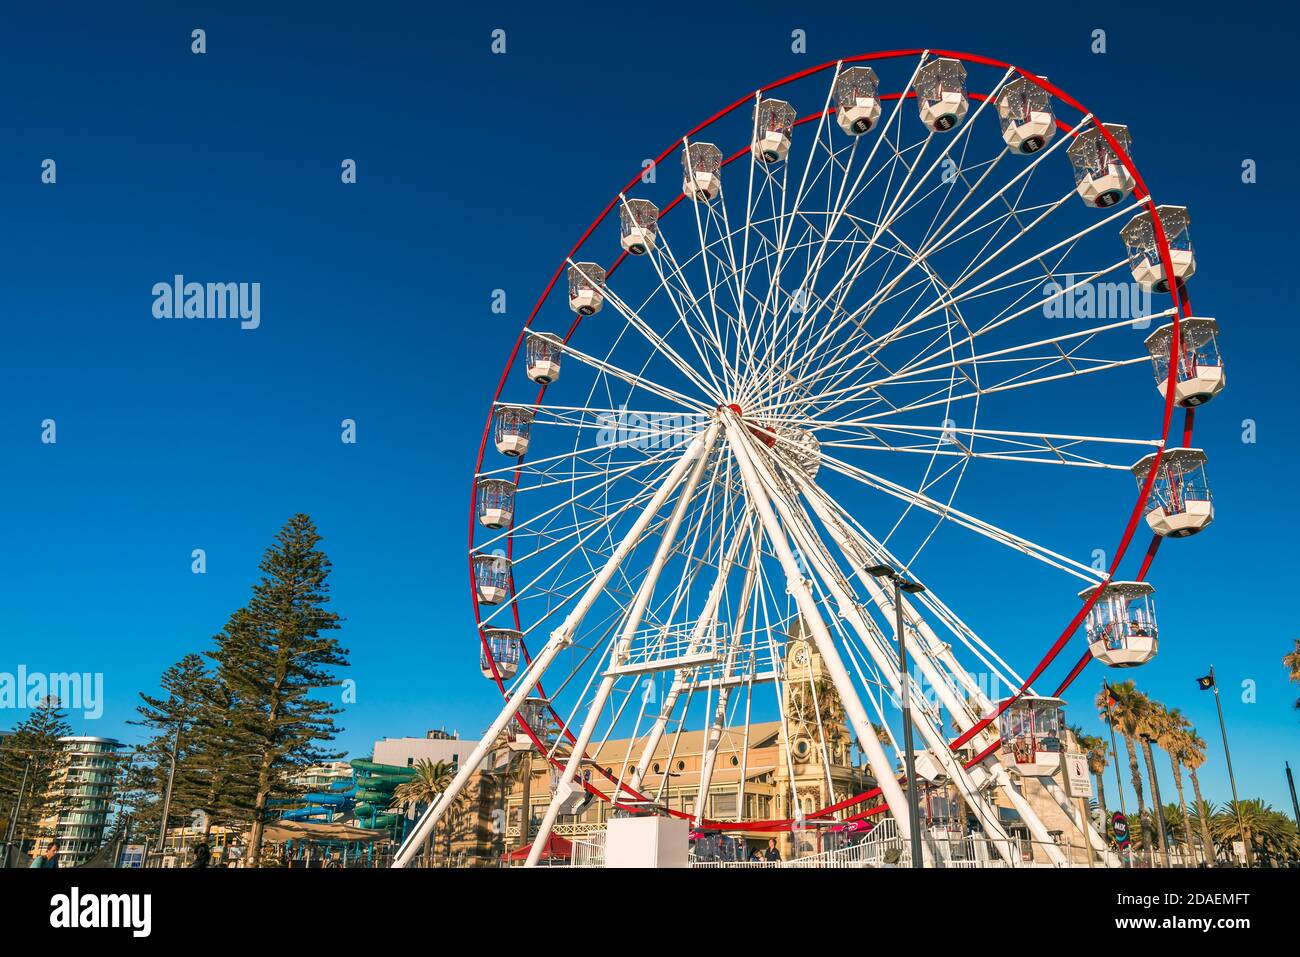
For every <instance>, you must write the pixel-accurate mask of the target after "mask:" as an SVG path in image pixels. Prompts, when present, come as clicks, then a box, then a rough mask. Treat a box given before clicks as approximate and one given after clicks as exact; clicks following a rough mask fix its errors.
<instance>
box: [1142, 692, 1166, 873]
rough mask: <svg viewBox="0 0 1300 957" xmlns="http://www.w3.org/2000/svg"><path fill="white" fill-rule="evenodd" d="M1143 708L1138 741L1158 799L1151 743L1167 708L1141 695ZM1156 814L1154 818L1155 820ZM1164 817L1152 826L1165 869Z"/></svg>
mask: <svg viewBox="0 0 1300 957" xmlns="http://www.w3.org/2000/svg"><path fill="white" fill-rule="evenodd" d="M1139 694H1140V695H1141V699H1142V703H1141V708H1140V711H1139V716H1138V740H1139V741H1140V742H1141V743H1142V759H1143V760H1144V761H1146V765H1147V776H1148V777H1149V778H1150V779H1151V797H1152V798H1153V799H1154V798H1156V790H1157V788H1158V786H1159V782H1158V781H1157V780H1156V758H1155V753H1154V752H1153V751H1152V750H1151V743H1152V742H1153V741H1155V740H1156V738H1158V737H1159V736H1160V733H1161V732H1162V731H1163V730H1164V727H1165V714H1166V712H1165V707H1164V705H1162V704H1161V703H1160V702H1158V701H1154V700H1152V699H1151V698H1148V697H1147V696H1146V695H1144V694H1141V693H1140V692H1139ZM1154 811H1155V813H1156V814H1158V813H1160V808H1159V806H1157V807H1155V808H1154ZM1154 816H1155V815H1154V814H1153V815H1152V817H1153V818H1154ZM1163 825H1164V817H1163V816H1161V818H1160V819H1159V820H1158V821H1156V822H1155V823H1153V824H1152V826H1151V838H1152V840H1153V842H1154V846H1155V848H1156V850H1158V851H1159V852H1160V859H1161V860H1162V861H1163V862H1164V865H1165V867H1168V866H1169V847H1168V844H1167V841H1166V839H1165V834H1164V831H1165V829H1164V827H1163Z"/></svg>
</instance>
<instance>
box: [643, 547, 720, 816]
mask: <svg viewBox="0 0 1300 957" xmlns="http://www.w3.org/2000/svg"><path fill="white" fill-rule="evenodd" d="M743 542H744V536H743V535H737V536H736V538H735V540H734V541H733V542H732V543H731V545H730V547H729V548H728V549H727V556H726V558H724V559H723V561H722V564H721V566H720V567H719V568H718V577H717V578H716V579H715V580H714V582H713V587H711V588H710V589H709V594H708V597H707V598H706V599H705V602H704V609H703V611H701V612H700V615H699V617H698V618H697V619H696V621H695V627H694V628H692V629H691V637H690V639H689V641H688V643H687V646H686V657H688V658H691V657H694V656H695V655H696V654H697V653H698V652H699V649H700V645H701V643H702V642H703V641H704V639H705V637H706V636H708V635H709V634H710V633H712V634H713V636H714V640H715V641H716V640H717V615H718V605H719V604H720V603H721V601H722V593H723V592H724V591H725V590H726V587H727V577H728V576H729V575H730V574H731V570H732V568H733V567H734V566H735V563H736V557H737V556H738V555H739V554H740V546H741V544H742V543H743ZM728 644H730V638H729V637H728ZM695 672H696V669H695V668H685V667H683V668H677V669H675V670H674V671H673V680H672V684H671V685H670V686H669V688H668V692H667V694H665V695H664V700H663V704H662V705H661V706H660V708H659V714H658V715H656V716H655V720H654V724H652V725H651V726H650V730H649V732H648V733H647V734H646V739H645V744H644V745H643V746H642V748H641V756H640V757H639V758H638V759H637V762H636V767H635V768H634V769H633V771H632V778H631V780H630V782H629V783H630V786H631V788H632V790H633V791H639V790H641V780H642V778H644V777H645V772H646V768H648V767H649V766H650V762H651V760H653V758H654V753H655V750H656V749H657V748H658V747H659V742H660V741H661V740H663V736H664V730H665V729H666V728H667V727H668V722H669V721H670V720H671V719H672V716H673V711H675V710H676V708H677V700H678V698H680V697H681V695H682V692H683V691H684V690H686V687H687V685H689V684H690V682H691V678H692V676H693V675H694V674H695ZM687 705H688V707H689V702H688V703H687Z"/></svg>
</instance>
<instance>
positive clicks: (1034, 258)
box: [874, 192, 1141, 351]
mask: <svg viewBox="0 0 1300 957" xmlns="http://www.w3.org/2000/svg"><path fill="white" fill-rule="evenodd" d="M1072 195H1073V192H1070V193H1067V194H1065V196H1063V197H1062V198H1061V201H1060V202H1059V203H1058V204H1056V205H1054V206H1053V207H1052V208H1051V209H1050V210H1049V211H1048V212H1046V213H1044V214H1043V215H1042V216H1041V217H1039V219H1037V220H1035V221H1034V222H1032V223H1030V224H1029V226H1027V227H1026V228H1025V229H1024V230H1023V231H1021V232H1020V233H1018V234H1017V235H1016V236H1015V237H1014V238H1012V239H1011V240H1010V241H1008V242H1007V243H1006V244H1005V245H1004V246H1003V247H1002V248H1001V249H999V250H998V251H997V252H996V253H994V254H993V255H991V256H988V257H986V258H984V259H983V260H981V262H980V263H979V265H978V266H975V267H974V268H971V269H968V270H967V272H966V273H965V274H964V275H963V276H962V278H961V279H959V280H957V281H956V282H954V283H952V284H951V285H950V286H948V288H947V290H946V291H947V292H949V293H951V292H952V291H953V290H956V289H957V288H958V287H960V286H962V285H965V283H966V282H967V280H969V279H971V278H972V277H973V276H975V275H976V274H977V273H979V272H982V271H983V269H984V267H985V266H987V265H988V264H989V263H990V262H992V261H993V260H994V259H996V258H997V257H998V256H999V255H1001V254H1002V253H1003V252H1004V251H1005V250H1007V249H1009V248H1011V246H1012V245H1013V244H1015V243H1016V242H1017V241H1018V240H1019V239H1020V238H1022V237H1023V236H1025V235H1026V234H1028V233H1029V231H1030V230H1032V229H1033V228H1034V227H1035V226H1037V225H1038V224H1039V223H1040V222H1042V221H1043V220H1044V219H1046V218H1047V216H1048V215H1049V214H1050V213H1051V212H1054V211H1055V210H1056V209H1059V208H1060V205H1061V204H1062V203H1064V202H1065V201H1066V200H1068V199H1069V198H1070V197H1071V196H1072ZM1139 205H1141V204H1137V203H1135V204H1132V205H1129V206H1126V207H1124V208H1123V209H1120V210H1118V211H1116V212H1115V213H1113V214H1111V215H1110V216H1107V217H1106V218H1105V219H1101V220H1097V221H1095V222H1093V223H1092V225H1090V226H1085V227H1084V228H1083V229H1081V230H1079V231H1078V232H1077V233H1075V234H1074V235H1072V236H1068V237H1066V238H1065V239H1062V240H1060V241H1059V242H1057V243H1054V244H1053V245H1051V246H1048V247H1047V248H1046V249H1043V250H1040V251H1039V252H1036V253H1034V254H1033V255H1031V256H1030V257H1029V258H1028V259H1024V260H1022V261H1021V262H1018V263H1016V264H1015V265H1014V266H1011V267H1009V268H1007V269H1004V270H1003V271H1002V272H1000V273H998V274H997V275H996V276H990V277H989V278H988V279H986V280H984V281H983V282H982V283H980V284H979V285H976V286H972V287H970V288H969V289H967V290H965V291H964V292H963V293H961V294H960V295H958V296H953V297H951V298H949V299H936V300H935V301H934V302H933V303H932V304H931V305H930V306H928V307H927V308H925V309H923V310H921V312H919V313H917V314H916V315H915V316H914V317H912V319H911V320H909V321H908V322H907V323H903V324H902V325H900V326H897V327H895V328H894V329H893V330H891V331H890V332H889V334H887V335H886V336H884V338H883V339H882V340H880V342H879V344H878V347H877V349H876V350H874V351H879V350H880V349H883V348H884V347H885V346H887V345H888V344H889V343H890V341H892V339H893V337H894V336H895V335H896V334H897V333H898V332H899V331H901V330H902V329H904V328H906V327H907V326H908V325H910V324H911V323H915V322H919V321H921V320H922V319H924V318H925V317H926V316H929V315H930V314H931V313H933V312H937V311H938V310H939V309H943V308H946V307H947V306H948V305H951V304H953V303H958V302H962V301H964V300H966V299H971V298H973V297H974V295H975V294H976V293H978V292H979V291H981V290H983V289H985V288H987V287H988V286H991V285H993V284H994V283H996V282H998V281H999V280H1001V279H1005V278H1006V277H1007V276H1010V275H1011V274H1013V273H1015V272H1018V271H1019V270H1021V269H1023V268H1025V267H1026V266H1030V265H1033V264H1034V263H1036V262H1038V261H1039V260H1041V259H1042V257H1044V256H1047V255H1050V254H1051V253H1053V252H1055V251H1056V250H1058V249H1062V248H1065V247H1067V246H1073V245H1075V244H1076V243H1078V242H1079V240H1081V239H1083V238H1084V237H1085V236H1087V235H1088V234H1089V233H1092V232H1095V231H1097V230H1098V229H1101V228H1102V227H1103V226H1106V225H1107V224H1109V223H1110V222H1112V221H1113V220H1115V219H1118V218H1119V217H1120V216H1126V215H1132V213H1133V210H1134V209H1135V208H1136V207H1137V206H1139ZM1111 268H1112V269H1113V268H1116V267H1111Z"/></svg>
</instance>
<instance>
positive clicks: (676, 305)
mask: <svg viewBox="0 0 1300 957" xmlns="http://www.w3.org/2000/svg"><path fill="white" fill-rule="evenodd" d="M624 203H625V204H626V200H625V201H624ZM646 258H647V259H649V260H650V263H651V265H653V266H654V269H655V272H656V273H657V274H658V275H659V283H660V288H662V289H663V291H664V295H665V296H667V297H668V301H669V302H670V303H672V306H673V309H674V310H675V311H676V312H677V315H678V317H679V324H680V325H681V327H682V331H683V332H685V333H686V336H687V338H689V339H690V340H691V345H692V346H693V347H694V348H695V352H696V354H697V355H699V357H700V361H701V362H702V363H703V364H704V371H705V372H706V373H707V374H708V376H709V379H710V381H712V383H713V386H714V389H715V390H716V391H717V393H718V394H719V395H724V394H726V393H727V392H728V391H729V389H728V388H727V386H726V385H724V384H723V382H722V381H719V379H718V376H717V374H716V373H715V372H714V370H713V363H712V362H710V361H709V360H708V358H707V357H706V356H705V354H704V350H703V349H701V348H700V342H699V340H698V339H696V337H695V333H693V332H692V331H691V322H690V319H689V318H688V316H689V315H690V314H691V313H694V314H695V315H697V316H698V317H699V319H700V323H699V325H700V328H701V331H702V332H703V333H704V335H705V336H707V337H708V338H707V339H706V340H705V341H706V343H707V344H708V345H710V346H712V348H713V352H714V354H715V355H716V356H717V358H718V361H719V362H720V363H721V367H722V378H723V380H725V381H727V382H730V381H732V380H733V379H734V378H735V376H734V374H733V373H732V371H731V368H730V365H729V363H728V362H727V356H726V351H725V347H724V346H723V344H722V338H721V335H720V334H719V333H718V330H717V328H716V326H715V327H714V328H712V329H710V328H709V319H708V317H706V316H705V315H704V312H703V311H702V310H701V309H700V301H699V296H698V295H696V293H695V292H694V290H693V289H692V288H691V285H690V283H689V282H688V281H687V279H686V276H685V275H684V274H683V272H682V267H681V266H680V265H679V264H678V262H677V257H676V256H674V255H673V251H672V246H671V244H670V243H669V242H668V234H667V231H666V230H664V229H663V228H662V227H661V228H660V229H659V238H658V242H656V243H653V244H651V245H650V246H648V247H647V249H646ZM665 264H666V265H667V266H668V267H669V269H670V271H671V275H672V276H673V277H675V278H676V279H677V281H678V282H679V283H680V284H681V292H682V294H683V296H684V297H685V299H686V300H687V302H686V303H685V304H683V303H682V302H679V301H678V299H677V296H676V295H674V293H673V287H672V284H671V283H670V282H669V281H668V274H666V273H665V272H664V266H665ZM709 295H710V298H712V295H713V290H712V288H711V287H710V288H709Z"/></svg>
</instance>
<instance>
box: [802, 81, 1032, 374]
mask: <svg viewBox="0 0 1300 957" xmlns="http://www.w3.org/2000/svg"><path fill="white" fill-rule="evenodd" d="M924 60H925V57H924V56H923V57H922V58H921V62H922V63H923V62H924ZM919 68H920V63H918V65H917V69H918V70H919ZM1013 72H1014V71H1011V70H1009V71H1008V72H1007V74H1006V75H1005V76H1003V77H1002V79H1001V80H1000V81H999V82H998V84H997V86H996V87H995V88H994V91H993V92H992V93H990V95H989V97H988V98H986V99H985V100H984V101H983V102H982V103H980V105H979V107H978V108H977V109H976V110H975V113H974V115H973V116H971V117H970V118H969V119H968V120H967V121H966V122H965V123H964V124H963V125H962V127H961V129H959V130H958V131H957V134H956V135H955V136H954V137H953V138H952V139H950V140H949V141H948V144H947V146H946V147H945V148H944V149H943V150H941V151H940V153H939V155H938V156H936V157H935V159H934V161H933V162H932V163H931V165H930V166H929V167H928V168H927V169H926V171H925V172H924V173H923V174H922V175H921V177H920V178H919V179H918V180H917V181H916V184H915V186H913V187H912V190H911V192H909V193H908V194H907V195H906V196H903V195H902V193H903V190H904V189H905V188H906V187H907V184H908V183H909V182H910V180H911V176H912V173H913V172H915V170H916V168H917V166H919V165H920V159H921V157H920V156H918V157H917V163H916V165H914V166H911V167H909V168H908V172H907V175H906V176H905V177H904V179H903V182H902V183H901V184H900V185H899V187H898V190H897V191H896V192H895V194H894V201H893V202H892V203H891V204H890V207H889V210H888V211H887V212H885V213H883V214H882V215H881V216H880V217H879V225H878V227H877V229H876V231H875V233H874V235H873V236H872V239H871V243H870V244H869V245H868V247H867V249H866V250H864V251H863V253H862V256H861V257H860V259H859V260H858V262H857V263H856V264H855V265H854V266H853V267H851V268H850V269H849V270H848V271H846V274H845V276H842V277H841V278H840V279H839V280H837V281H836V283H835V285H834V286H833V287H832V288H831V289H830V290H829V291H828V292H827V294H826V295H825V296H824V297H822V300H823V302H829V301H831V300H832V299H833V298H835V297H836V293H837V291H838V290H839V289H840V287H841V286H843V287H844V288H843V292H841V293H839V296H838V299H839V303H840V304H842V303H843V302H844V301H845V299H846V298H847V296H848V293H849V291H850V290H851V288H852V286H853V284H854V283H855V282H856V281H857V275H858V273H859V272H860V270H861V268H862V264H864V263H865V262H866V257H867V256H868V255H869V253H870V251H871V249H872V248H873V247H874V245H875V242H876V241H877V239H878V238H879V236H880V235H881V234H883V233H884V231H886V230H888V229H890V228H892V227H893V225H894V223H895V222H897V220H898V219H899V218H900V217H901V216H902V215H903V214H904V213H905V212H906V211H907V209H908V207H907V203H908V201H910V200H911V198H912V197H913V196H914V195H915V194H916V191H917V190H919V189H920V188H921V186H922V185H923V184H924V183H925V182H926V181H927V180H928V179H929V178H930V176H931V175H932V174H933V173H934V171H935V170H936V169H938V168H939V167H940V166H941V165H942V163H943V161H944V160H945V159H946V158H947V157H948V156H949V154H950V153H951V152H952V150H953V149H954V148H955V147H956V146H957V144H958V143H960V142H962V141H963V140H964V139H965V138H966V136H967V134H968V133H969V131H970V130H972V129H973V128H974V127H975V123H976V118H977V117H978V116H979V114H980V113H981V112H982V111H983V110H984V108H985V107H987V106H988V104H989V103H990V102H992V101H993V99H994V98H995V97H996V93H997V90H998V89H1001V87H1002V85H1003V84H1004V83H1006V81H1007V80H1008V79H1009V78H1010V76H1011V75H1012V73H1013ZM915 79H916V74H915V72H914V73H913V75H912V80H911V81H909V84H908V87H909V88H910V87H911V85H912V83H914V82H915ZM904 92H906V90H905V91H904ZM900 108H901V99H900ZM932 138H933V134H930V135H928V136H927V137H926V140H925V142H926V144H928V143H929V142H930V140H931V139H932ZM894 155H895V157H896V159H897V160H898V161H900V162H903V160H902V155H901V154H900V153H899V152H898V150H897V149H896V148H895V149H894ZM904 165H906V163H905V162H904ZM972 190H973V187H972V186H968V189H967V191H966V194H965V196H964V197H963V199H962V200H961V203H964V202H965V200H966V198H969V196H970V195H971V193H972ZM958 208H960V203H959V204H958ZM925 255H928V250H926V251H924V252H918V258H917V259H914V260H913V262H914V263H915V262H917V261H918V260H919V259H920V258H922V257H923V256H925ZM906 271H907V270H903V272H902V273H900V274H899V277H898V279H901V278H902V275H904V274H905V273H906ZM850 276H851V277H852V278H849V277H850ZM846 280H847V283H846ZM896 281H897V280H896ZM890 289H892V286H891V287H890ZM887 291H888V290H887ZM872 298H873V299H874V298H875V297H872ZM871 302H872V299H868V301H867V304H866V305H864V307H863V308H864V309H865V308H866V307H867V306H869V305H870V304H871ZM819 308H820V307H819ZM836 311H839V305H837V306H836ZM857 311H858V310H855V311H854V313H856V312H857ZM854 313H849V314H847V315H846V317H845V319H844V320H841V321H840V322H839V323H830V322H828V323H826V324H825V325H826V328H825V329H824V330H823V334H822V336H821V337H820V339H819V340H818V344H817V345H816V346H813V347H812V348H811V349H809V350H808V352H807V354H806V355H807V358H806V359H805V362H804V363H803V364H801V365H800V366H799V367H796V368H795V369H794V370H792V374H793V376H794V378H796V379H798V378H801V377H802V374H803V370H804V368H805V367H806V364H807V361H809V360H810V359H811V357H812V356H813V355H816V354H817V353H819V352H820V350H821V345H822V343H825V342H826V341H827V336H828V335H832V334H834V332H837V331H838V330H839V329H842V328H844V326H845V324H846V323H847V322H850V321H855V316H854ZM812 318H813V317H811V316H810V317H808V321H809V322H811V321H812Z"/></svg>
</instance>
